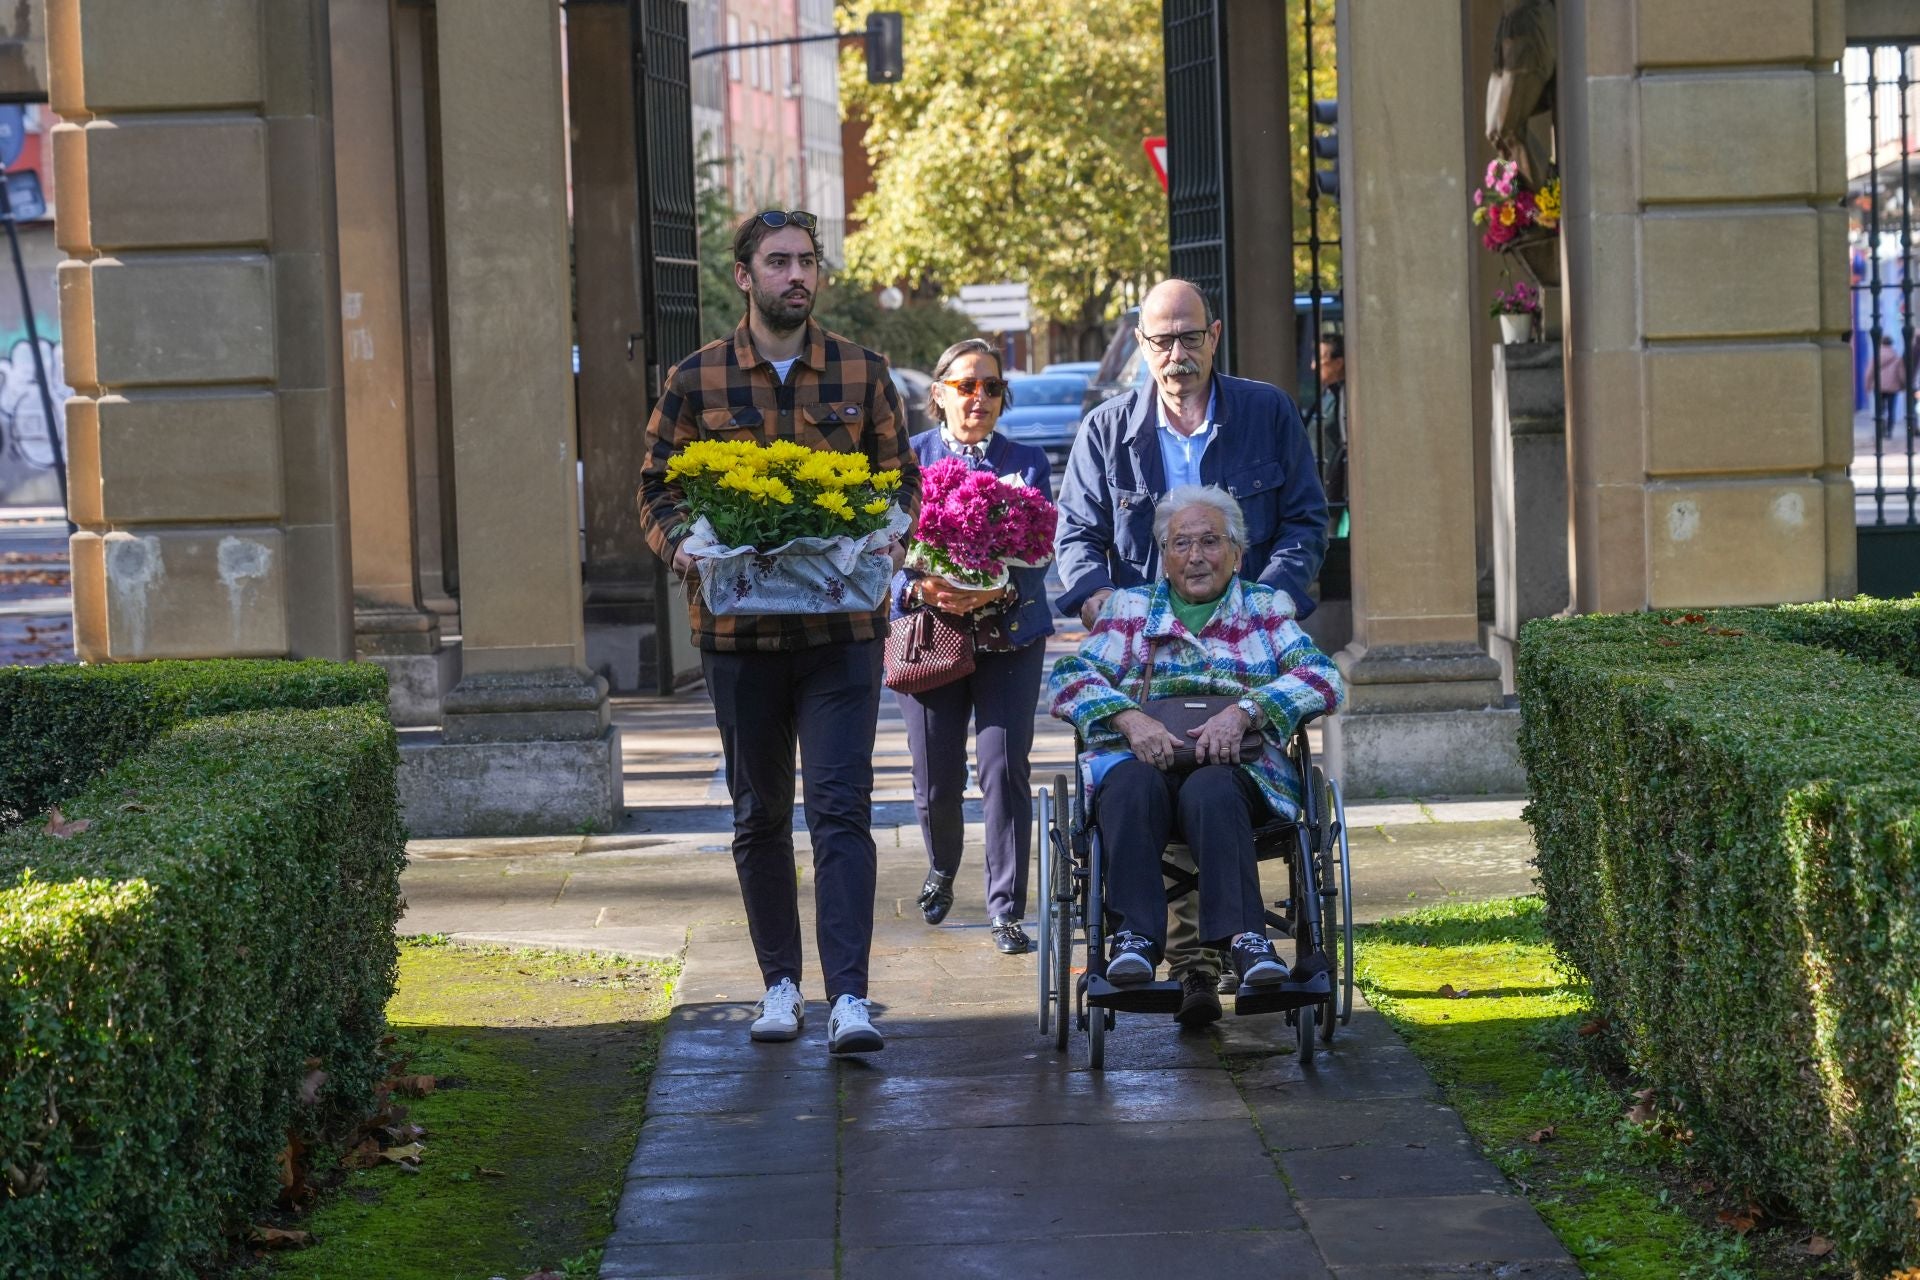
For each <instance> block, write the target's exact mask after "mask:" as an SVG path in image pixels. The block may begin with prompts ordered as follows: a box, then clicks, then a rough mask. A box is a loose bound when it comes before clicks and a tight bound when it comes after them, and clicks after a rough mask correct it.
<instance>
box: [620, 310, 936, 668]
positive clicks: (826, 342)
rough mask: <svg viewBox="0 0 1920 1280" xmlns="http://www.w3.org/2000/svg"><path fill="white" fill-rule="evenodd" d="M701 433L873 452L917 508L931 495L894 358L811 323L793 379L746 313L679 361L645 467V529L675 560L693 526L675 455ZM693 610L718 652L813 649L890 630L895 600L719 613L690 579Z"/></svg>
mask: <svg viewBox="0 0 1920 1280" xmlns="http://www.w3.org/2000/svg"><path fill="white" fill-rule="evenodd" d="M694 440H754V441H757V442H759V443H762V444H766V443H769V442H771V441H774V440H793V441H796V442H798V443H800V444H803V445H807V446H808V447H810V448H814V449H828V450H832V451H834V452H836V453H864V454H866V455H867V457H868V459H869V460H871V462H872V464H873V469H874V470H875V471H890V470H898V471H899V472H900V473H901V477H900V479H901V483H900V490H899V493H900V499H901V502H902V503H903V504H904V505H905V506H906V508H907V510H908V512H909V513H912V512H913V511H915V510H917V509H918V506H919V501H920V468H919V464H918V463H917V462H916V461H915V460H914V456H913V450H911V449H909V448H908V447H907V424H906V421H905V415H904V414H903V412H902V411H901V407H900V397H899V395H898V394H897V393H896V392H895V391H894V388H893V378H892V377H891V376H890V375H889V374H888V372H887V362H886V359H885V357H883V356H880V355H878V354H876V353H874V352H872V351H868V350H867V349H866V348H865V347H862V346H860V345H858V344H857V343H853V342H849V341H848V340H847V339H845V338H842V337H840V336H839V335H838V334H833V333H828V332H827V331H826V330H825V329H822V328H821V327H820V326H819V325H818V324H815V323H814V322H813V321H811V320H809V321H807V333H806V343H805V345H804V346H803V347H802V348H801V351H800V356H799V359H797V360H796V361H794V364H793V367H792V368H791V369H789V370H787V380H786V382H784V383H782V382H781V381H780V379H779V376H778V375H777V374H776V373H775V371H774V368H773V365H772V363H771V362H769V361H768V360H766V359H765V358H764V357H763V356H761V355H760V353H759V352H758V351H756V350H754V346H753V338H752V336H751V335H750V333H749V331H748V329H747V322H746V321H745V320H744V319H743V320H742V321H741V322H740V324H739V327H738V328H736V329H735V330H734V331H733V335H732V336H731V337H727V338H721V339H718V340H717V341H714V342H709V343H708V344H707V345H706V346H704V347H702V348H700V349H699V350H698V351H696V352H694V353H693V354H692V355H690V356H688V357H687V358H686V359H685V360H682V361H681V362H680V363H679V364H678V365H676V366H674V368H673V371H672V372H671V373H669V374H668V375H667V385H666V390H665V391H664V392H663V393H662V394H661V396H660V401H659V403H658V404H656V405H654V407H653V417H652V418H651V419H649V420H648V422H647V440H646V454H647V460H646V463H645V465H644V466H642V467H641V469H640V495H639V501H640V529H641V532H642V533H644V534H645V535H646V539H647V545H648V546H649V547H652V548H653V551H654V554H655V555H657V556H659V557H660V558H661V559H662V560H665V561H667V562H668V563H672V561H673V554H674V551H675V549H676V548H678V547H679V545H680V542H681V540H682V539H683V538H684V537H685V536H686V531H685V530H684V529H682V528H681V525H682V524H683V523H684V522H685V521H686V518H687V513H686V508H685V506H684V495H682V493H681V492H680V489H679V487H678V486H676V485H670V484H668V483H667V462H668V460H669V459H671V458H672V457H673V455H674V453H675V452H676V451H677V450H679V449H680V448H681V447H682V446H684V445H686V444H688V443H690V442H692V441H694ZM687 610H688V612H689V614H691V615H692V618H693V634H694V639H695V640H696V641H697V642H698V643H699V645H700V647H701V648H702V649H709V650H716V651H738V650H780V649H808V648H812V647H813V646H815V645H822V644H844V643H847V642H850V641H855V640H875V639H878V638H879V637H880V636H881V635H882V634H883V633H884V632H885V630H886V626H887V610H886V603H885V602H884V601H883V602H882V604H881V606H880V608H878V609H876V610H874V611H873V612H872V613H828V614H746V615H729V616H725V617H719V616H715V615H713V614H711V613H708V612H707V609H706V605H705V603H704V602H703V601H702V600H701V598H700V587H699V583H698V582H696V581H694V580H693V578H692V576H691V575H689V578H688V581H687Z"/></svg>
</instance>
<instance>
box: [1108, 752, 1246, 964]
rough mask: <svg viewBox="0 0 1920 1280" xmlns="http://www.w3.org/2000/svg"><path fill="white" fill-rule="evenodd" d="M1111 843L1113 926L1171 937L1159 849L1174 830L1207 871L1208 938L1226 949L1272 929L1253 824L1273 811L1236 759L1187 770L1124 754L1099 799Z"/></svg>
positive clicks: (1204, 908) (1159, 940) (1204, 913)
mask: <svg viewBox="0 0 1920 1280" xmlns="http://www.w3.org/2000/svg"><path fill="white" fill-rule="evenodd" d="M1094 806H1095V808H1094V813H1095V818H1096V820H1097V821H1098V822H1099V824H1100V844H1101V847H1102V848H1103V849H1105V851H1106V863H1107V900H1106V904H1105V905H1106V910H1107V912H1108V914H1110V915H1113V916H1117V917H1118V920H1117V921H1116V923H1115V925H1114V928H1115V930H1116V931H1118V930H1120V929H1126V930H1130V931H1131V932H1133V933H1135V934H1138V935H1139V936H1140V937H1142V938H1146V939H1147V940H1148V941H1150V942H1152V944H1153V954H1154V958H1155V959H1156V960H1158V959H1159V958H1160V956H1161V955H1162V954H1164V952H1165V950H1166V945H1167V891H1166V885H1165V882H1164V881H1163V880H1162V879H1161V876H1160V854H1161V851H1162V850H1164V849H1165V848H1166V847H1167V844H1168V842H1169V841H1171V840H1173V839H1174V838H1175V837H1176V835H1177V836H1178V838H1179V839H1180V841H1181V842H1182V843H1184V844H1185V845H1186V846H1187V847H1188V848H1189V849H1191V850H1192V851H1193V860H1194V863H1195V865H1196V866H1197V867H1198V869H1199V872H1200V944H1201V945H1202V946H1206V947H1213V948H1215V949H1217V950H1225V947H1226V942H1227V940H1228V939H1229V938H1232V937H1234V936H1236V935H1238V934H1242V933H1263V932H1265V930H1266V903H1265V902H1264V901H1263V900H1262V898H1261V896H1260V863H1259V859H1258V857H1257V856H1256V855H1255V854H1254V851H1253V828H1254V824H1255V823H1256V822H1258V821H1264V820H1265V814H1266V812H1267V802H1266V799H1265V798H1264V797H1263V796H1262V795H1261V794H1260V785H1259V784H1258V783H1256V782H1255V781H1254V780H1253V779H1252V778H1251V777H1249V776H1247V771H1246V770H1245V769H1242V768H1240V767H1239V766H1238V765H1229V764H1209V765H1202V766H1201V767H1200V768H1198V769H1195V770H1194V771H1193V772H1192V773H1189V774H1187V775H1186V776H1185V777H1182V776H1181V775H1179V774H1176V773H1162V772H1161V771H1160V770H1158V769H1156V768H1154V767H1153V766H1152V765H1150V764H1145V763H1143V762H1141V761H1139V760H1122V761H1121V762H1120V763H1119V764H1116V765H1114V766H1113V768H1111V769H1109V770H1108V771H1107V775H1106V777H1104V778H1102V779H1101V780H1100V794H1099V796H1098V797H1097V798H1096V800H1095V801H1094Z"/></svg>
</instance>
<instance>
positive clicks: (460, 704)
mask: <svg viewBox="0 0 1920 1280" xmlns="http://www.w3.org/2000/svg"><path fill="white" fill-rule="evenodd" d="M445 706H446V716H445V718H444V723H445V734H446V740H447V741H448V742H556V741H567V740H586V739H597V738H598V737H600V735H601V734H602V733H603V732H605V730H606V728H607V725H608V724H610V723H611V722H612V720H611V714H610V712H609V710H608V707H607V682H606V681H605V680H602V679H601V678H600V677H599V676H596V675H593V674H591V673H589V672H586V671H580V670H577V669H575V668H572V667H563V668H557V669H550V670H543V671H502V672H487V673H485V674H479V675H472V674H470V675H468V676H466V677H464V678H463V679H462V680H461V681H460V683H459V684H457V685H455V686H454V687H453V690H452V691H451V692H449V693H448V694H447V697H446V704H445Z"/></svg>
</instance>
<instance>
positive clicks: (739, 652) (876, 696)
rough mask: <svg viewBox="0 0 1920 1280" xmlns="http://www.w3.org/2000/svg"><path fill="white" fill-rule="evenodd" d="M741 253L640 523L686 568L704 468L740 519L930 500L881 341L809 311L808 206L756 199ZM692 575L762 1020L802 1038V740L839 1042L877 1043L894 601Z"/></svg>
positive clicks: (839, 1045)
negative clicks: (732, 301)
mask: <svg viewBox="0 0 1920 1280" xmlns="http://www.w3.org/2000/svg"><path fill="white" fill-rule="evenodd" d="M733 256H734V267H733V275H734V283H735V285H736V286H737V287H738V288H739V289H740V291H741V293H742V295H743V298H744V301H745V302H746V304H747V314H746V316H745V317H744V318H743V319H742V320H741V322H740V324H739V326H738V327H737V328H736V329H734V331H733V333H732V335H731V336H729V337H727V338H723V339H721V340H719V341H718V342H712V343H709V344H708V345H706V346H704V347H702V348H701V349H700V350H698V351H696V352H694V353H693V354H692V355H690V356H688V357H687V358H686V359H685V360H683V361H681V362H680V364H679V365H678V366H677V367H676V368H675V369H674V370H673V371H672V373H670V374H669V375H668V377H667V385H666V388H665V391H664V392H663V394H662V395H661V397H660V401H659V403H658V404H657V405H656V406H655V407H654V411H653V417H652V418H651V420H650V421H649V422H648V423H647V436H646V458H647V460H646V463H645V465H644V466H643V467H642V468H641V472H640V494H639V501H640V525H641V529H642V531H643V532H644V533H645V535H646V538H647V544H648V545H649V546H650V547H652V548H653V551H654V554H656V555H658V556H659V557H660V558H661V559H662V560H665V561H667V562H668V563H670V564H671V565H672V566H673V569H674V571H675V573H677V574H679V575H681V576H682V577H688V576H689V575H690V574H691V573H692V571H693V570H694V567H695V566H694V561H693V558H692V557H691V556H690V555H689V554H688V553H687V552H686V550H685V549H684V548H683V547H682V545H681V544H682V543H683V542H684V541H685V539H686V537H687V530H686V528H685V525H686V517H687V502H688V494H689V491H690V490H692V489H694V488H696V487H698V486H701V485H706V484H712V485H714V486H715V487H716V488H723V489H724V490H725V491H727V492H729V493H732V494H741V495H746V496H747V497H749V498H750V499H751V500H750V501H746V502H733V503H729V504H727V508H728V510H729V511H735V510H737V511H738V512H739V513H740V519H741V520H742V521H743V522H750V521H756V520H758V521H765V522H768V523H766V524H763V525H755V526H750V525H749V524H747V523H743V525H742V527H743V528H747V527H755V528H762V527H763V528H772V529H780V528H785V527H788V526H785V525H780V524H777V523H773V522H776V521H779V520H784V519H789V518H796V519H797V518H798V514H797V513H798V512H802V511H804V512H807V513H817V514H809V515H808V518H810V519H814V520H821V521H825V522H827V523H828V524H829V525H834V524H838V525H839V526H841V527H842V528H843V529H847V530H849V531H852V530H861V529H862V528H864V529H865V530H867V531H871V530H877V529H879V528H881V527H883V525H884V521H885V518H886V515H887V508H888V505H889V504H888V502H887V497H888V495H897V496H898V499H899V501H900V503H901V505H902V506H904V507H905V508H906V509H907V511H908V512H909V514H911V513H912V511H913V509H914V508H915V507H916V506H917V505H918V496H919V492H920V480H919V467H918V464H917V462H916V461H915V458H914V455H913V452H912V451H911V450H910V449H909V448H908V447H907V433H906V430H905V429H904V424H903V423H902V421H901V419H902V416H903V415H902V412H901V407H900V402H899V397H898V396H897V395H896V394H895V392H894V389H893V381H892V379H891V377H890V376H889V375H888V372H887V365H886V361H885V359H884V358H883V357H881V356H880V355H878V354H876V353H874V352H872V351H868V350H866V349H864V348H862V347H860V346H859V345H858V344H856V343H853V342H850V341H848V340H847V339H846V338H842V337H840V336H838V335H837V334H832V333H828V332H827V331H826V330H824V329H822V328H821V327H820V326H819V325H818V324H815V323H814V322H813V320H812V314H813V303H814V297H815V294H816V292H817V290H818V288H819V283H820V244H819V240H818V239H817V233H816V227H815V221H814V218H813V215H811V214H808V213H805V212H803V211H800V210H779V209H768V210H764V211H762V212H760V213H756V214H752V215H750V216H748V217H747V218H746V219H744V220H743V221H742V222H741V223H740V226H739V228H738V229H737V230H736V232H735V233H734V238H733ZM808 493H810V494H812V495H813V496H812V497H811V499H810V500H808V501H804V502H803V501H802V495H803V494H808ZM783 495H784V496H783ZM876 504H878V505H877V506H876ZM732 545H736V546H744V545H753V546H761V545H766V544H762V543H760V542H757V541H752V542H735V543H733V544H732ZM892 550H893V557H894V566H895V568H898V566H899V564H900V562H901V560H902V559H903V558H904V555H905V553H904V550H903V549H902V548H900V547H899V546H898V545H897V543H896V545H895V546H894V547H893V549H892ZM688 586H689V590H688V593H687V606H688V611H689V613H690V614H691V615H692V620H693V635H694V640H695V642H696V643H697V644H698V645H699V647H700V660H701V669H702V670H703V671H704V673H705V675H706V680H707V692H708V694H709V695H710V696H711V697H712V699H713V708H714V717H715V719H716V721H717V722H718V724H719V728H720V739H721V745H722V747H723V749H724V752H725V757H726V767H727V790H728V792H729V794H730V795H731V796H732V798H733V831H734V834H733V860H734V866H735V868H736V870H737V871H738V873H739V877H740V893H741V897H742V899H743V901H744V903H745V906H746V914H747V930H748V933H749V934H750V935H751V936H752V938H753V949H754V953H755V956H756V958H757V959H758V961H759V965H760V972H761V976H762V978H763V979H764V980H765V982H766V987H767V991H766V996H765V998H764V999H762V1000H761V1002H760V1005H759V1009H758V1014H759V1016H758V1017H757V1018H756V1019H755V1020H754V1022H753V1025H752V1030H751V1034H752V1037H753V1039H755V1040H763V1041H784V1040H792V1039H795V1038H796V1037H798V1036H799V1035H800V1032H801V1028H802V1026H803V1025H804V1023H805V1019H806V1001H805V999H804V997H803V996H802V994H801V980H802V976H803V975H802V973H801V951H800V912H799V893H798V888H797V882H796V876H795V865H794V850H793V834H792V832H793V775H794V765H795V747H796V745H797V746H798V747H799V751H800V755H801V757H802V758H804V760H805V762H806V766H805V770H804V773H803V775H802V784H803V786H804V787H805V789H806V819H807V831H808V833H809V834H810V835H811V836H812V839H813V867H814V876H813V881H814V906H815V917H816V925H815V928H816V940H817V942H818V945H819V953H820V965H821V968H822V970H823V974H822V977H823V981H824V983H825V987H826V996H827V1000H828V1003H829V1011H828V1019H827V1048H828V1051H829V1052H831V1053H869V1052H872V1051H874V1050H876V1049H879V1048H881V1047H882V1044H883V1041H882V1039H881V1037H880V1033H879V1032H878V1031H876V1030H875V1029H874V1026H873V1020H872V1016H871V1013H870V1012H869V1009H868V1006H867V998H866V997H867V968H868V955H869V952H870V950H871V944H872V937H873V894H874V874H875V854H874V844H873V835H872V831H871V825H870V824H871V817H872V794H873V739H874V726H875V721H876V719H877V717H878V715H879V709H880V660H881V652H882V647H883V638H884V636H885V634H886V625H887V611H886V605H885V603H884V602H883V603H882V605H881V607H880V608H878V609H875V610H871V611H859V612H850V613H815V614H744V615H743V614H727V615H715V614H713V613H712V612H711V611H709V610H708V609H706V608H705V607H704V603H703V601H702V599H701V596H700V593H699V591H698V590H696V589H694V584H693V583H692V582H691V581H689V583H688Z"/></svg>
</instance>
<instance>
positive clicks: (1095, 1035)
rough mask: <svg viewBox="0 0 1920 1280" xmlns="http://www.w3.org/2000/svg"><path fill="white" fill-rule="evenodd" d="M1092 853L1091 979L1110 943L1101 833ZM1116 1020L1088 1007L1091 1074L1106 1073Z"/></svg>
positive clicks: (1089, 869)
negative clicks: (1110, 1021) (1103, 896)
mask: <svg viewBox="0 0 1920 1280" xmlns="http://www.w3.org/2000/svg"><path fill="white" fill-rule="evenodd" d="M1092 849H1093V856H1092V858H1091V859H1090V860H1089V864H1088V867H1087V915H1086V934H1087V974H1088V976H1089V977H1090V976H1091V975H1092V974H1093V971H1094V969H1095V968H1096V967H1097V966H1099V965H1100V963H1101V951H1102V949H1103V946H1104V944H1105V941H1106V940H1105V938H1103V937H1102V936H1101V935H1102V934H1103V933H1104V932H1105V931H1106V920H1105V917H1103V916H1102V915H1101V914H1100V913H1101V910H1102V903H1101V886H1102V873H1103V871H1104V870H1105V868H1104V867H1103V866H1102V862H1103V856H1104V852H1105V851H1104V850H1102V849H1101V847H1100V833H1099V832H1098V831H1096V832H1094V833H1093V840H1092ZM1112 1016H1113V1015H1112V1014H1111V1012H1109V1011H1108V1010H1106V1009H1096V1008H1094V1007H1093V1006H1092V1005H1088V1006H1087V1066H1088V1068H1089V1069H1090V1070H1093V1071H1102V1070H1105V1068H1106V1065H1107V1026H1108V1019H1109V1018H1111V1017H1112Z"/></svg>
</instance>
